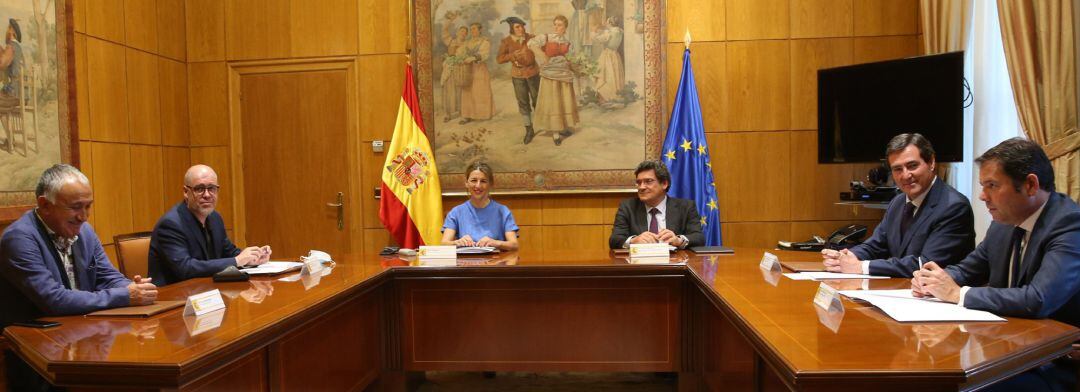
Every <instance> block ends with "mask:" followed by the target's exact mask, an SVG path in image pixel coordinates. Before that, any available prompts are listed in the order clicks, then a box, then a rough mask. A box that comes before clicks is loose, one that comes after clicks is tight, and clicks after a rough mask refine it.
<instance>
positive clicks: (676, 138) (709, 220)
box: [661, 49, 721, 246]
mask: <svg viewBox="0 0 1080 392" xmlns="http://www.w3.org/2000/svg"><path fill="white" fill-rule="evenodd" d="M661 154H663V156H662V157H661V159H663V160H664V163H665V164H667V167H668V171H670V172H671V187H670V188H669V189H668V194H669V195H671V196H673V197H678V198H682V199H691V200H694V202H695V204H697V209H698V213H699V214H700V215H701V231H702V232H704V233H705V245H708V246H719V245H721V244H720V242H721V239H720V207H719V206H718V205H717V204H716V203H717V201H716V183H715V182H714V181H713V174H712V163H710V160H709V146H708V143H707V142H706V141H705V125H704V124H702V122H701V105H700V104H699V103H698V94H697V87H696V86H695V84H694V69H693V68H692V67H691V66H690V49H686V51H685V52H683V69H682V79H680V80H679V90H678V92H677V93H676V94H675V106H674V107H672V108H671V123H670V124H668V131H667V137H665V138H664V149H663V151H661Z"/></svg>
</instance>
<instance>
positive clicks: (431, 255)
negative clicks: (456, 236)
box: [416, 245, 457, 259]
mask: <svg viewBox="0 0 1080 392" xmlns="http://www.w3.org/2000/svg"><path fill="white" fill-rule="evenodd" d="M416 256H417V257H420V258H421V259H456V258H457V247H456V246H453V245H431V246H428V245H423V246H421V247H420V250H418V251H417V252H416Z"/></svg>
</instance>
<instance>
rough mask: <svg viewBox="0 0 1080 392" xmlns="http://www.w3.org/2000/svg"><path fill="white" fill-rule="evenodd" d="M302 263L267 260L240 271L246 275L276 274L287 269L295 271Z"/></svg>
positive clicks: (287, 270)
mask: <svg viewBox="0 0 1080 392" xmlns="http://www.w3.org/2000/svg"><path fill="white" fill-rule="evenodd" d="M303 266H304V263H298V262H295V261H267V262H266V263H265V264H262V265H259V266H258V267H253V268H243V269H241V270H240V272H243V273H245V274H248V275H277V274H280V273H285V272H289V271H295V270H298V269H300V267H303Z"/></svg>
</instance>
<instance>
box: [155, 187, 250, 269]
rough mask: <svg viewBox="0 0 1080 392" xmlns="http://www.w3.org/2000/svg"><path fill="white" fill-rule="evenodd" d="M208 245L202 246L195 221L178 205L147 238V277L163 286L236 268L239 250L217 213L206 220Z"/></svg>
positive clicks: (199, 232)
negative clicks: (148, 253) (148, 273)
mask: <svg viewBox="0 0 1080 392" xmlns="http://www.w3.org/2000/svg"><path fill="white" fill-rule="evenodd" d="M206 229H207V230H208V231H210V243H209V244H208V243H206V237H204V236H203V234H202V230H201V229H200V225H199V220H198V219H197V218H195V214H192V213H191V211H190V210H188V208H187V204H185V203H184V202H180V203H178V204H177V205H175V206H173V208H171V209H169V211H168V212H166V213H165V215H163V216H162V217H161V219H158V222H157V224H156V225H154V233H153V236H152V237H150V255H149V260H150V265H149V271H150V276H151V277H153V278H154V283H155V284H157V285H158V286H164V285H167V284H172V283H176V282H182V281H185V280H188V279H191V278H198V277H204V276H211V275H213V274H215V273H218V272H220V271H221V270H223V269H225V268H226V267H229V266H234V265H236V259H235V257H236V255H238V254H240V249H239V248H237V247H236V245H233V243H232V241H229V237H227V236H226V235H225V222H224V221H223V220H221V214H218V213H217V211H214V212H212V213H210V216H207V217H206Z"/></svg>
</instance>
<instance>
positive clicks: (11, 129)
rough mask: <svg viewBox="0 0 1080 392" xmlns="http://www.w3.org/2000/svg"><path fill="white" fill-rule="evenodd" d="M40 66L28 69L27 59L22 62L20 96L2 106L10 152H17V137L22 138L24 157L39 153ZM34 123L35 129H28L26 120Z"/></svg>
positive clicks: (0, 114) (1, 113) (0, 116)
mask: <svg viewBox="0 0 1080 392" xmlns="http://www.w3.org/2000/svg"><path fill="white" fill-rule="evenodd" d="M38 68H39V67H38V65H36V64H35V65H33V66H31V67H27V65H26V59H25V57H24V58H23V59H22V60H21V62H20V68H19V69H21V71H20V73H19V85H20V86H21V88H20V89H19V91H18V96H17V97H14V98H9V101H7V103H5V104H4V105H0V121H2V122H3V124H2V126H3V127H4V128H5V131H7V146H6V147H7V149H8V152H12V153H14V152H15V137H16V135H21V136H22V155H23V156H26V155H27V154H28V153H29V152H30V151H33V152H37V151H38V137H37V127H38V111H37V108H36V105H37V100H38V97H37V92H38V91H37V84H38V80H37V75H38V74H39V73H40V71H39V70H38ZM28 115H29V119H30V120H31V122H32V123H33V127H30V128H29V129H27V127H26V120H27V116H28ZM31 141H33V142H34V148H30V142H31Z"/></svg>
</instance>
